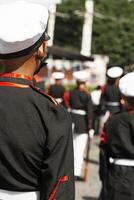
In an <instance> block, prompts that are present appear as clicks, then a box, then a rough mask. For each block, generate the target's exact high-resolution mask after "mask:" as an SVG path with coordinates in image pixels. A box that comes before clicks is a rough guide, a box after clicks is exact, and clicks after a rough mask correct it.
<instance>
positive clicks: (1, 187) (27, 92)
mask: <svg viewBox="0 0 134 200" xmlns="http://www.w3.org/2000/svg"><path fill="white" fill-rule="evenodd" d="M7 13H8V15H7ZM9 16H10V17H9ZM47 19H48V11H47V10H46V8H45V7H44V6H41V5H38V4H34V3H28V2H26V1H24V2H21V1H18V2H13V3H9V4H5V5H0V27H1V31H0V64H1V65H0V66H1V67H2V69H3V71H2V73H1V74H0V122H1V123H0V199H2V200H22V199H23V200H24V199H25V200H54V199H60V200H74V199H75V197H74V193H75V190H74V174H73V173H74V171H73V163H74V161H73V142H72V130H71V129H72V126H71V119H70V116H69V114H68V113H67V111H66V109H64V108H63V107H62V106H61V105H59V104H58V103H57V102H56V101H55V100H54V99H53V98H52V97H50V96H49V95H47V94H45V93H43V92H41V91H40V90H39V89H37V88H36V87H34V85H33V74H34V73H35V71H37V70H38V68H39V66H40V64H41V61H42V59H44V56H45V53H46V40H47V39H48V36H47V35H46V33H45V29H46V24H47ZM26 27H27V28H26Z"/></svg>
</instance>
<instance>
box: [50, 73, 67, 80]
mask: <svg viewBox="0 0 134 200" xmlns="http://www.w3.org/2000/svg"><path fill="white" fill-rule="evenodd" d="M52 77H53V78H54V79H63V78H64V77H65V75H64V73H63V72H53V73H52Z"/></svg>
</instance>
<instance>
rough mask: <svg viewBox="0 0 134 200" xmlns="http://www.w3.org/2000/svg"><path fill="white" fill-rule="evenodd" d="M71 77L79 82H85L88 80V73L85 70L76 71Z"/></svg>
mask: <svg viewBox="0 0 134 200" xmlns="http://www.w3.org/2000/svg"><path fill="white" fill-rule="evenodd" d="M73 77H74V78H75V79H77V80H79V81H87V80H88V78H89V73H88V72H86V71H85V70H82V71H76V72H74V73H73Z"/></svg>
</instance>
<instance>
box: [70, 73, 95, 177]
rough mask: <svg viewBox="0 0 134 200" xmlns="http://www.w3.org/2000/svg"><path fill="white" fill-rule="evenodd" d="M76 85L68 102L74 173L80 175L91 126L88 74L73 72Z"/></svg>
mask: <svg viewBox="0 0 134 200" xmlns="http://www.w3.org/2000/svg"><path fill="white" fill-rule="evenodd" d="M73 76H74V78H75V79H76V80H77V87H76V88H75V89H74V90H72V91H70V97H69V104H70V107H69V109H70V112H71V116H72V122H73V141H74V168H75V171H74V174H75V176H76V178H79V177H81V173H82V166H83V159H84V151H85V148H86V145H87V141H88V132H89V130H90V129H91V128H92V101H91V96H90V94H89V92H88V91H87V89H86V81H87V79H88V77H89V74H88V73H87V72H86V71H77V72H74V73H73Z"/></svg>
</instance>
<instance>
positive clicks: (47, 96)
mask: <svg viewBox="0 0 134 200" xmlns="http://www.w3.org/2000/svg"><path fill="white" fill-rule="evenodd" d="M30 87H31V88H32V89H33V90H35V91H36V92H38V93H39V94H41V95H43V96H45V97H46V98H47V99H49V100H50V101H51V102H52V103H54V104H55V105H56V106H57V105H59V104H58V102H57V101H56V100H55V99H54V98H53V97H52V96H50V95H48V94H46V93H45V92H43V91H42V90H40V88H38V87H36V86H34V85H32V84H30Z"/></svg>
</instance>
